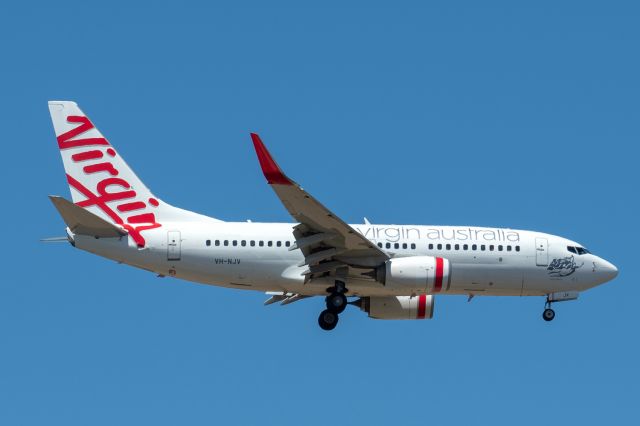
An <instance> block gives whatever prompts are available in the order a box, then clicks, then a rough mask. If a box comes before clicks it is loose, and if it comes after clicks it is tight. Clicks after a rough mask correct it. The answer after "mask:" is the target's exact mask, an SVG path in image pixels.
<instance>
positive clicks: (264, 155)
mask: <svg viewBox="0 0 640 426" xmlns="http://www.w3.org/2000/svg"><path fill="white" fill-rule="evenodd" d="M251 139H252V140H253V147H254V148H255V149H256V154H257V155H258V161H259V162H260V167H262V173H264V177H265V178H267V182H268V183H269V185H292V184H293V183H292V182H291V179H289V178H288V177H287V176H286V175H285V174H284V173H283V172H282V169H280V167H279V166H278V164H277V163H276V162H275V160H274V159H273V157H272V156H271V154H270V153H269V151H268V150H267V147H266V146H264V143H262V141H261V140H260V136H258V135H257V134H256V133H251Z"/></svg>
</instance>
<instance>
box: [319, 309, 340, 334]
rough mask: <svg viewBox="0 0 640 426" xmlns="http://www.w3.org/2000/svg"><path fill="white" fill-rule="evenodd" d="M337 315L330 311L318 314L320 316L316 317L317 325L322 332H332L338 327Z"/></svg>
mask: <svg viewBox="0 0 640 426" xmlns="http://www.w3.org/2000/svg"><path fill="white" fill-rule="evenodd" d="M339 319H340V318H339V317H338V314H337V313H335V312H332V311H330V310H329V309H327V310H325V311H322V312H320V316H319V317H318V325H319V326H320V328H321V329H323V330H327V331H330V330H333V329H334V328H336V325H338V320H339Z"/></svg>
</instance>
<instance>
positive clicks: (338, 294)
mask: <svg viewBox="0 0 640 426" xmlns="http://www.w3.org/2000/svg"><path fill="white" fill-rule="evenodd" d="M346 292H347V289H346V287H345V285H344V282H343V281H339V280H336V283H335V286H334V287H329V288H328V289H327V293H329V295H328V296H327V297H326V298H325V303H326V305H327V309H325V310H324V311H322V312H320V316H319V317H318V325H319V326H320V328H321V329H323V330H327V331H329V330H333V329H334V328H336V325H338V320H339V316H338V315H339V314H341V313H342V312H344V310H345V309H346V308H347V296H345V293H346Z"/></svg>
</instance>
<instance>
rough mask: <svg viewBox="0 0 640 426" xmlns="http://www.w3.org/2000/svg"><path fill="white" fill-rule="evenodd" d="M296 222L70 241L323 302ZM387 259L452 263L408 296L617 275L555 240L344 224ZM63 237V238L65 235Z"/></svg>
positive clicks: (525, 289)
mask: <svg viewBox="0 0 640 426" xmlns="http://www.w3.org/2000/svg"><path fill="white" fill-rule="evenodd" d="M294 226H295V224H287V223H251V222H217V221H207V220H203V221H191V222H175V223H163V224H162V227H160V228H157V229H151V230H148V231H146V232H145V238H146V241H147V244H146V246H145V247H144V248H142V249H140V248H138V247H136V246H135V244H133V243H132V242H131V239H129V238H127V237H123V238H120V239H115V238H105V239H96V238H93V237H88V236H83V235H73V234H71V233H70V238H71V239H72V240H73V242H74V244H75V246H76V247H78V248H80V249H82V250H86V251H89V252H92V253H95V254H98V255H100V256H104V257H107V258H110V259H113V260H116V261H118V262H122V263H126V264H129V265H132V266H136V267H139V268H142V269H146V270H149V271H153V272H155V273H157V274H159V275H162V276H173V277H177V278H181V279H185V280H189V281H193V282H198V283H204V284H211V285H216V286H222V287H229V288H238V289H247V290H258V291H273V292H284V293H296V294H301V295H326V288H327V287H328V286H331V285H333V284H332V283H333V278H330V277H329V278H327V280H326V281H325V280H324V279H322V278H321V279H314V280H312V281H310V282H306V283H305V277H304V275H302V274H303V272H304V271H305V269H306V268H307V266H299V265H303V264H304V258H303V256H302V253H301V252H300V250H297V249H296V250H289V248H290V245H291V244H293V242H294V237H293V234H292V230H293V227H294ZM351 226H352V227H353V228H354V229H356V230H357V231H358V232H360V233H362V234H363V235H364V236H365V237H366V238H367V239H369V240H370V241H371V242H373V243H374V244H376V245H378V246H379V247H381V248H382V250H383V251H385V252H387V253H388V254H389V255H390V256H391V257H392V258H397V257H407V256H438V257H442V258H446V259H448V260H449V262H450V268H451V273H450V275H451V276H450V280H448V282H447V283H445V284H444V285H443V286H442V288H441V289H434V288H433V287H430V286H428V285H427V286H425V287H424V288H418V289H414V290H412V291H411V293H412V294H424V293H426V294H467V295H504V296H538V295H545V294H550V293H554V292H562V291H583V290H586V289H589V288H591V287H594V286H596V285H598V284H601V283H604V282H606V281H608V280H610V279H611V278H613V277H614V276H615V272H614V271H616V270H615V267H613V265H611V264H610V263H609V262H607V261H606V260H604V259H602V258H600V257H598V256H595V255H593V254H590V253H586V254H578V253H572V252H570V251H569V249H568V247H576V246H579V244H577V243H575V242H573V241H570V240H567V239H565V238H562V237H557V236H554V235H549V234H544V233H539V232H531V231H521V230H512V229H496V228H477V227H463V226H409V225H403V226H399V225H370V224H365V225H351ZM68 232H69V231H68ZM347 287H348V290H349V291H348V295H353V296H384V295H389V296H390V295H394V296H401V295H410V294H407V290H406V289H400V288H396V287H389V286H385V285H383V284H382V283H379V282H376V281H375V280H373V279H367V278H365V277H362V276H359V275H358V276H350V277H349V278H348V282H347Z"/></svg>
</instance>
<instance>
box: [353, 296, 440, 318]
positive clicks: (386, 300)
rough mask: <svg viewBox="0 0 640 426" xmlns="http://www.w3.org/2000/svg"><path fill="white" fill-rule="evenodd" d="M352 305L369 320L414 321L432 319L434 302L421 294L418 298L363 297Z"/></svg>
mask: <svg viewBox="0 0 640 426" xmlns="http://www.w3.org/2000/svg"><path fill="white" fill-rule="evenodd" d="M352 304H355V305H357V306H359V307H360V309H361V310H363V311H364V312H366V313H367V314H369V318H376V319H385V320H400V319H405V320H406V319H414V320H415V319H431V318H433V306H434V304H435V301H434V297H433V296H432V295H430V294H421V295H419V296H384V297H375V296H372V297H363V298H361V299H360V300H358V301H357V302H352Z"/></svg>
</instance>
